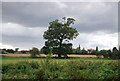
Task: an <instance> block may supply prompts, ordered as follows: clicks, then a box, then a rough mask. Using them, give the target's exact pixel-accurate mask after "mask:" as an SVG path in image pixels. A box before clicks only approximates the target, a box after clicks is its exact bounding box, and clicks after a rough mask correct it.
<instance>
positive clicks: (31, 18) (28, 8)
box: [2, 2, 118, 48]
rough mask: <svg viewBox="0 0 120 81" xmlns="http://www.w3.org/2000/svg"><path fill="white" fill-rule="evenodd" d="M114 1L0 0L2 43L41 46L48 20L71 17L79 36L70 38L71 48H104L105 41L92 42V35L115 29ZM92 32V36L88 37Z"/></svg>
mask: <svg viewBox="0 0 120 81" xmlns="http://www.w3.org/2000/svg"><path fill="white" fill-rule="evenodd" d="M117 4H118V3H114V2H106V3H104V2H97V3H95V2H93V3H90V2H64V3H61V2H3V4H2V21H3V33H2V34H3V36H2V38H3V39H2V41H3V44H5V45H12V46H13V47H16V46H17V47H21V48H30V47H33V46H36V47H42V46H43V45H44V40H43V37H42V35H43V33H44V31H45V30H46V27H48V23H49V22H51V21H53V20H55V19H60V18H62V17H73V18H75V19H76V21H75V24H74V25H72V26H73V27H75V28H76V29H77V30H78V31H79V32H80V37H77V38H78V39H76V41H73V44H74V47H76V46H77V45H78V44H81V45H82V46H83V47H84V46H85V47H88V48H90V47H95V46H98V45H99V46H101V48H102V47H105V45H106V44H107V42H106V43H105V44H103V43H98V42H97V41H99V40H94V41H92V39H91V37H92V36H93V35H96V33H98V31H99V32H102V33H104V34H113V33H116V32H118V26H117V25H118V23H117V21H118V19H117V18H118V15H117V14H118V13H117V9H118V7H117ZM29 28H33V29H29ZM7 29H8V30H7ZM91 33H92V35H90V36H91V37H90V36H88V35H89V34H91ZM83 34H85V35H83ZM100 35H101V34H99V35H97V36H98V37H99V36H100ZM115 35H116V34H115ZM103 36H104V35H103ZM100 37H102V36H100ZM94 38H96V37H93V39H94ZM108 38H109V36H108ZM96 39H97V38H96ZM110 39H111V38H110ZM100 40H102V39H100ZM106 41H108V40H107V39H106ZM112 41H113V40H112ZM109 42H110V41H109Z"/></svg>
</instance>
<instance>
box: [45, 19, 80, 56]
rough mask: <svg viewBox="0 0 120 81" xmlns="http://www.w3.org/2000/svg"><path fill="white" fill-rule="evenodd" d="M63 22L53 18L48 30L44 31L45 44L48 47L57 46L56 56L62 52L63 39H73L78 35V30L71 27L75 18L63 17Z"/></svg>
mask: <svg viewBox="0 0 120 81" xmlns="http://www.w3.org/2000/svg"><path fill="white" fill-rule="evenodd" d="M62 19H63V22H60V21H59V20H55V21H52V22H50V23H49V27H48V30H47V31H45V32H44V35H43V37H44V39H46V40H47V41H45V46H47V47H49V48H58V49H59V50H58V57H61V54H62V50H63V48H62V44H63V41H68V42H69V41H70V40H73V39H74V38H76V37H77V36H78V34H79V33H78V31H77V30H76V29H75V28H73V27H71V24H74V21H75V19H73V18H66V17H63V18H62Z"/></svg>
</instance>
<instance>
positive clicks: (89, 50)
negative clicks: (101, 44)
mask: <svg viewBox="0 0 120 81" xmlns="http://www.w3.org/2000/svg"><path fill="white" fill-rule="evenodd" d="M87 51H88V53H92V52H93V51H96V50H95V49H88V50H87Z"/></svg>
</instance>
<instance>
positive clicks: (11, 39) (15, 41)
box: [2, 35, 44, 49]
mask: <svg viewBox="0 0 120 81" xmlns="http://www.w3.org/2000/svg"><path fill="white" fill-rule="evenodd" d="M43 41H44V40H43V39H42V38H41V37H40V38H35V37H27V36H6V35H3V36H2V44H3V45H4V44H5V45H6V44H7V45H12V46H13V47H20V48H24V49H28V48H30V47H38V48H41V47H42V46H43Z"/></svg>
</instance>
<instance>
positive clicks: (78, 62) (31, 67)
mask: <svg viewBox="0 0 120 81" xmlns="http://www.w3.org/2000/svg"><path fill="white" fill-rule="evenodd" d="M119 70H120V66H119V65H118V62H116V61H104V60H101V61H90V60H83V59H74V60H62V61H60V60H55V59H52V58H46V59H43V60H40V61H39V62H38V61H23V62H18V63H15V64H3V68H2V74H3V79H42V80H45V79H48V80H58V79H69V80H72V79H82V80H86V79H104V80H107V79H111V80H113V81H115V80H116V79H118V78H119V77H120V76H119Z"/></svg>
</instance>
